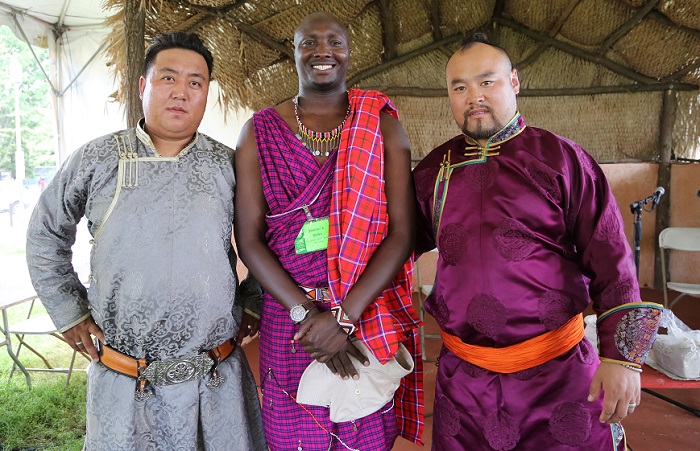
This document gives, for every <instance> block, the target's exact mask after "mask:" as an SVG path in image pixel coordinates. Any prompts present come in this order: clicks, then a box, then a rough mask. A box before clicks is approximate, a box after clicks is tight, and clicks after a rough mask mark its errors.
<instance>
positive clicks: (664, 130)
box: [654, 89, 678, 290]
mask: <svg viewBox="0 0 700 451" xmlns="http://www.w3.org/2000/svg"><path fill="white" fill-rule="evenodd" d="M677 103H678V102H677V99H676V93H675V92H674V91H673V90H670V89H669V90H668V91H665V92H664V97H663V104H662V106H661V118H660V119H661V120H660V128H659V172H658V175H657V179H656V184H657V186H662V187H663V188H664V189H665V190H666V193H665V194H664V195H663V196H662V197H661V201H660V202H659V204H658V205H657V207H656V224H655V230H654V249H655V250H656V251H655V255H656V258H655V259H654V288H655V289H657V290H661V289H663V287H662V284H663V278H662V277H661V252H660V250H659V234H660V233H661V231H662V230H663V229H665V228H667V227H668V226H669V225H670V222H671V218H670V216H671V156H672V154H673V146H672V145H673V124H674V123H675V122H676V108H677ZM666 267H667V268H668V267H670V265H666Z"/></svg>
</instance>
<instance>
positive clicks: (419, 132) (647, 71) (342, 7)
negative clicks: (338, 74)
mask: <svg viewBox="0 0 700 451" xmlns="http://www.w3.org/2000/svg"><path fill="white" fill-rule="evenodd" d="M125 1H135V2H136V3H137V4H139V5H140V6H141V11H143V14H144V17H145V19H144V21H145V41H146V44H147V43H148V42H149V41H150V38H151V37H152V36H154V35H156V34H158V33H161V32H164V31H167V30H172V29H177V30H188V31H194V32H196V33H198V34H199V35H200V36H201V37H202V38H203V39H204V40H205V42H206V43H207V45H208V47H209V48H210V49H211V50H212V53H213V54H214V56H215V71H214V77H215V79H216V80H217V81H218V83H219V85H220V88H221V90H220V92H221V94H220V95H221V98H220V101H221V102H223V104H224V105H225V106H226V107H229V108H234V109H241V108H246V109H259V108H262V107H265V106H268V105H273V104H277V103H279V102H281V101H283V100H285V99H287V98H289V97H291V96H293V95H294V94H296V90H297V84H298V81H297V78H296V73H295V70H294V63H293V60H292V45H291V43H292V38H293V32H294V29H295V27H296V25H297V24H298V23H299V22H300V21H301V19H302V18H303V17H304V16H306V15H307V14H309V13H311V12H313V11H318V10H325V11H328V12H331V13H333V14H335V15H336V16H337V17H338V18H339V19H340V20H341V21H343V22H344V23H345V24H347V26H348V29H349V30H350V34H351V40H352V47H353V54H352V62H351V68H350V71H349V74H348V76H349V81H350V84H351V85H354V86H360V87H365V88H375V89H381V90H383V91H384V92H386V93H387V94H389V95H390V96H391V97H392V98H393V99H394V100H395V102H396V103H397V105H398V106H399V111H400V114H401V116H402V122H403V124H404V127H405V128H406V130H407V133H408V135H409V138H410V139H411V143H412V147H413V152H414V158H420V157H421V156H423V155H425V154H426V153H427V152H429V151H430V150H431V149H432V148H433V147H434V146H436V145H438V144H440V143H441V142H443V141H445V140H446V139H448V138H450V137H451V136H453V135H454V134H455V133H457V132H458V130H457V128H456V126H455V125H454V124H453V120H452V115H451V113H450V111H449V106H448V104H447V100H446V95H447V92H446V84H445V78H444V68H445V64H446V63H447V59H448V58H449V56H450V55H451V53H452V52H453V51H454V50H455V49H456V47H457V46H458V43H459V39H460V38H461V37H462V36H464V35H469V34H471V33H473V32H475V31H484V32H486V33H487V34H489V35H490V37H491V38H492V40H493V41H494V42H496V43H498V44H499V45H501V46H502V47H504V48H505V49H506V50H507V51H508V53H509V54H510V55H511V57H512V58H513V60H514V62H515V63H516V66H518V68H519V70H520V77H521V81H522V88H523V90H522V93H521V99H520V109H521V111H522V112H523V114H524V115H525V117H526V120H527V121H528V123H530V124H532V125H536V126H541V127H545V128H548V129H551V130H553V131H555V132H558V133H560V134H563V135H566V136H568V137H570V138H572V139H574V140H576V141H577V142H580V143H581V144H582V145H584V147H585V148H586V149H587V150H588V151H589V152H591V153H592V154H593V155H594V156H595V157H596V158H597V159H598V160H600V161H620V160H631V161H634V160H646V161H649V160H656V159H658V158H659V150H658V149H659V140H660V136H661V135H663V133H661V130H660V127H661V126H660V124H661V123H662V121H660V120H659V117H660V115H661V113H662V111H664V110H663V108H664V104H663V98H664V95H663V92H664V91H668V90H671V91H673V92H675V95H674V96H671V97H672V98H673V99H675V101H676V102H677V106H678V107H677V109H676V111H677V113H676V116H675V118H674V120H673V121H672V122H671V123H672V124H673V130H672V136H673V149H674V155H673V157H674V158H677V159H683V158H686V159H696V160H698V159H700V150H699V147H700V119H699V118H700V115H698V109H699V108H700V101H699V100H698V95H699V92H698V85H700V0H674V1H659V0H559V1H556V2H553V1H550V0H470V1H466V0H374V1H369V0H343V1H328V0H309V1H303V0H259V1H258V0H249V1H245V0H189V1H187V0H105V2H106V4H108V5H109V6H113V7H114V6H116V7H118V8H121V7H122V6H123V3H124V2H125ZM110 20H111V22H110V23H111V25H112V27H113V32H112V33H111V35H110V36H109V38H108V40H109V48H108V52H109V54H110V55H111V59H112V60H113V61H114V68H115V73H116V75H117V77H119V78H120V79H123V78H124V74H125V67H126V65H127V55H125V51H124V45H123V43H124V33H125V28H124V20H123V16H122V15H121V14H117V15H116V16H114V17H112V18H111V19H110ZM122 92H123V91H122ZM118 97H119V98H124V96H122V95H118Z"/></svg>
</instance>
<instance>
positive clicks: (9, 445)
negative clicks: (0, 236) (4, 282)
mask: <svg viewBox="0 0 700 451" xmlns="http://www.w3.org/2000/svg"><path fill="white" fill-rule="evenodd" d="M28 310H29V303H25V304H22V305H19V306H16V307H13V308H10V309H9V310H8V319H9V322H10V324H12V323H14V322H18V321H21V320H23V319H24V318H26V315H27V312H28ZM37 314H45V310H43V306H41V305H37V306H35V308H34V312H33V313H32V315H37ZM25 338H26V340H27V341H28V342H29V343H30V344H31V346H32V347H34V348H35V349H37V351H39V352H40V353H42V354H43V355H44V356H45V357H46V358H47V359H48V360H49V362H51V363H52V364H53V365H55V366H60V367H67V366H68V365H69V363H70V358H71V355H72V349H71V348H70V347H69V346H68V345H67V344H65V343H63V342H60V341H59V340H57V339H56V338H54V337H50V336H26V337H25ZM12 341H13V345H14V346H13V349H14V350H15V351H16V350H17V349H16V347H17V340H16V339H15V337H13V340H12ZM20 358H21V361H22V363H23V364H24V365H25V366H27V367H35V368H40V367H43V366H44V365H43V363H42V361H41V360H40V359H39V358H38V357H36V356H34V355H33V354H32V353H31V352H30V351H29V350H27V349H22V351H21V354H20ZM86 365H87V361H86V360H85V359H83V358H82V357H80V356H78V357H77V358H76V361H75V367H76V368H78V370H77V371H75V370H74V371H73V376H72V377H71V381H70V385H69V386H68V387H66V385H65V384H66V375H65V374H62V373H40V372H30V375H31V380H32V388H31V389H29V388H28V387H27V384H26V382H25V378H24V374H22V372H20V371H19V370H17V371H15V373H14V374H13V376H12V379H11V380H10V381H9V382H8V380H7V379H8V376H9V374H10V370H11V368H12V360H11V359H10V356H9V355H7V352H6V351H5V349H4V347H3V348H2V349H0V399H2V403H0V450H2V451H9V450H13V451H15V450H39V449H41V450H56V451H58V450H61V451H71V450H75V451H79V450H81V449H82V446H83V436H84V434H85V387H86V381H87V375H86V374H85V372H84V371H81V370H80V368H85V366H86Z"/></svg>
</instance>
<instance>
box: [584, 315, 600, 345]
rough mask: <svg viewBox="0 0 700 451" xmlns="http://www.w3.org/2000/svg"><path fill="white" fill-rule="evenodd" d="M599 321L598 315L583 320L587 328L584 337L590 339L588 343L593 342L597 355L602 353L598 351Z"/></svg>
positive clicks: (587, 316)
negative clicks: (597, 324) (597, 323)
mask: <svg viewBox="0 0 700 451" xmlns="http://www.w3.org/2000/svg"><path fill="white" fill-rule="evenodd" d="M597 320H598V317H597V316H596V315H586V316H585V317H584V318H583V322H584V323H585V324H586V328H585V329H584V330H583V335H584V336H585V337H586V338H588V341H590V342H591V344H592V345H593V348H595V352H596V354H599V353H600V351H599V350H598V330H597V327H596V321H597Z"/></svg>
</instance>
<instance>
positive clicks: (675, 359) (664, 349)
mask: <svg viewBox="0 0 700 451" xmlns="http://www.w3.org/2000/svg"><path fill="white" fill-rule="evenodd" d="M660 327H665V328H666V330H667V333H666V334H665V335H662V334H659V335H658V336H657V337H656V341H655V342H654V345H653V346H652V349H651V353H650V355H649V357H650V359H649V360H647V364H649V365H650V366H652V367H655V368H656V366H657V365H658V366H659V367H660V368H658V369H660V370H662V371H663V370H665V371H663V372H664V373H667V374H668V373H672V374H668V376H671V377H672V376H673V375H675V376H677V378H681V379H700V330H693V329H691V328H690V327H688V326H686V325H685V324H684V323H683V321H681V320H679V319H678V318H677V317H676V315H674V314H673V312H672V311H671V310H668V309H666V310H664V314H663V317H662V318H661V324H660Z"/></svg>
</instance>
